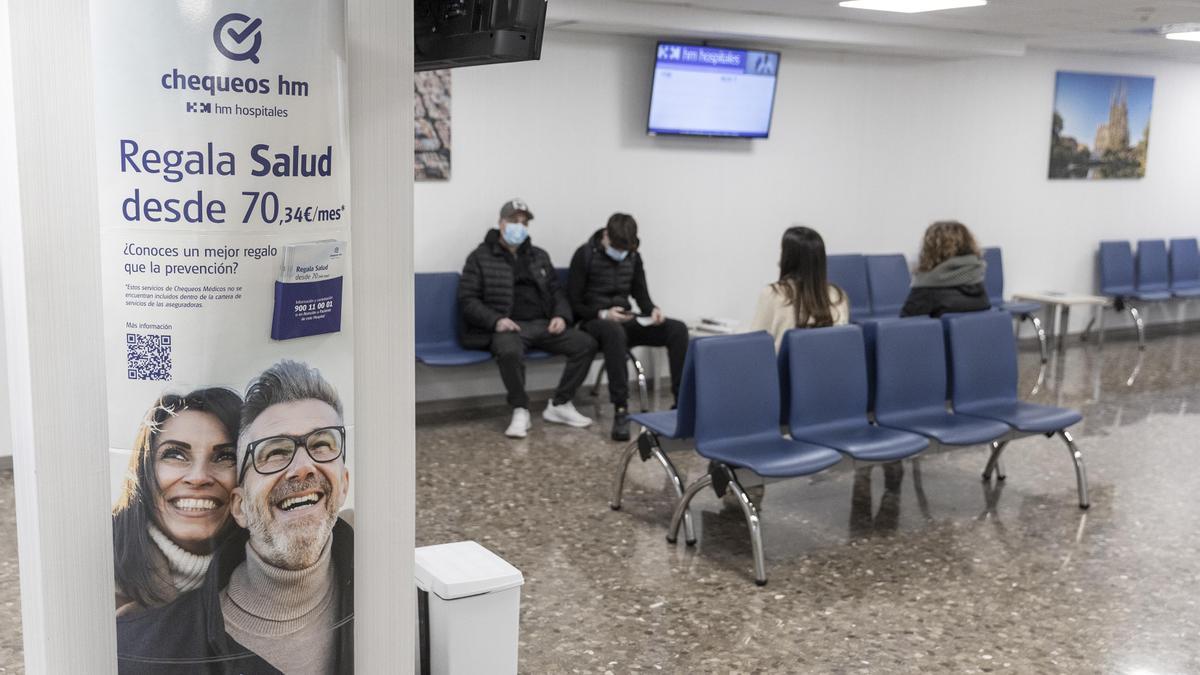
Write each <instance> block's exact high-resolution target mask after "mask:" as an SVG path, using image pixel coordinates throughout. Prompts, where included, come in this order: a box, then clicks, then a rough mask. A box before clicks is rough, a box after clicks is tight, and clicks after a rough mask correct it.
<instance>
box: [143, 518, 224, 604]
mask: <svg viewBox="0 0 1200 675" xmlns="http://www.w3.org/2000/svg"><path fill="white" fill-rule="evenodd" d="M149 530H150V539H151V540H152V541H153V542H154V544H155V545H156V546H158V550H160V551H162V554H163V555H164V556H165V557H166V559H167V569H169V570H170V572H171V585H172V586H174V587H175V590H176V591H178V592H179V594H181V595H182V594H183V593H187V592H188V591H190V590H193V589H196V588H199V587H200V584H202V583H204V575H205V573H207V572H208V564H209V563H210V562H212V554H211V553H210V554H208V555H196V554H195V553H188V552H187V551H185V550H183V549H182V548H180V547H179V545H178V544H176V543H175V542H173V541H171V538H170V537H168V536H167V535H165V534H163V533H162V531H161V530H159V529H158V528H157V527H155V526H154V525H150V527H149Z"/></svg>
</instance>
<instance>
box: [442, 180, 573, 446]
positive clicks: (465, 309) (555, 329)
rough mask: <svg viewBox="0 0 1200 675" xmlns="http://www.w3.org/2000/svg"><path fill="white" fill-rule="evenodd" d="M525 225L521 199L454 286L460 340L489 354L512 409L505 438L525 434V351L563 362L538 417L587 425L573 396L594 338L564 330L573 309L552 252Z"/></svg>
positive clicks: (504, 213)
mask: <svg viewBox="0 0 1200 675" xmlns="http://www.w3.org/2000/svg"><path fill="white" fill-rule="evenodd" d="M531 220H533V213H532V212H530V210H529V206H528V205H527V204H526V203H525V202H524V201H522V200H520V199H513V200H510V201H508V202H506V203H505V204H504V206H502V207H500V222H499V227H498V228H497V229H494V230H490V231H489V232H488V233H487V236H485V237H484V239H483V243H482V244H480V245H479V246H478V247H477V248H476V249H475V250H474V251H472V252H471V255H469V256H467V263H466V265H465V266H463V272H462V280H461V281H460V282H459V285H458V307H459V311H460V312H461V313H462V321H461V322H460V327H461V331H462V335H461V338H460V341H461V342H462V345H463V346H464V347H467V348H468V349H491V351H492V354H493V355H495V357H496V363H497V365H499V366H500V379H501V380H503V381H504V388H505V389H507V390H508V404H509V405H510V406H512V409H513V414H512V422H511V423H510V424H509V425H508V429H507V430H506V431H505V432H504V433H505V435H507V436H509V437H510V438H524V437H525V434H526V432H528V431H529V426H530V423H529V396H528V395H527V394H526V393H525V352H526V351H527V350H529V349H530V348H533V347H536V348H538V349H542V350H545V351H548V352H551V353H554V354H563V355H565V356H566V357H567V365H566V367H565V368H563V374H562V378H561V379H560V380H559V382H558V388H557V389H556V390H555V391H554V398H553V399H552V400H551V401H550V403H549V404H548V405H547V406H546V410H545V411H544V412H543V413H542V419H544V420H546V421H547V422H554V423H557V424H567V425H570V426H573V427H586V426H588V425H590V424H591V423H592V420H591V419H589V418H587V417H584V416H583V415H581V414H580V413H579V411H578V410H576V409H575V405H574V404H573V403H571V399H572V398H574V396H575V390H576V389H578V388H579V385H581V384H583V381H584V379H585V378H586V377H587V373H588V367H589V366H590V365H591V363H592V358H593V357H594V356H595V355H596V341H595V340H593V339H592V337H591V336H590V335H588V334H586V333H584V332H582V331H579V330H576V329H574V328H568V326H569V325H570V324H571V322H572V317H571V306H570V304H569V303H568V302H567V295H566V292H565V291H564V289H563V288H562V284H560V283H559V281H558V273H557V272H556V271H555V269H554V265H553V264H552V263H551V262H550V255H549V254H547V253H546V252H545V251H543V250H542V249H540V248H538V247H536V246H534V245H533V244H532V243H530V241H529V221H531Z"/></svg>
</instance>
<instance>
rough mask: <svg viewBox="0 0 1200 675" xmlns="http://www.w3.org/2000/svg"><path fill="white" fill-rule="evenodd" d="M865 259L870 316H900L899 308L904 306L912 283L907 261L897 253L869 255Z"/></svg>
mask: <svg viewBox="0 0 1200 675" xmlns="http://www.w3.org/2000/svg"><path fill="white" fill-rule="evenodd" d="M866 259H867V283H868V286H869V287H870V291H871V316H873V317H879V318H886V317H894V316H900V309H901V308H902V307H904V301H905V300H907V299H908V290H909V286H911V285H912V277H911V276H910V275H909V273H908V262H907V261H906V260H905V259H904V256H902V255H900V254H899V253H894V254H889V255H869V256H866Z"/></svg>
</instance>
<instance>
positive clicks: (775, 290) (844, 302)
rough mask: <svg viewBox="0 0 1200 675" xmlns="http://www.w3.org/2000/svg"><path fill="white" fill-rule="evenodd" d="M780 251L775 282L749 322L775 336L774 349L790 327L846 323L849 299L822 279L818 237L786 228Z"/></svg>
mask: <svg viewBox="0 0 1200 675" xmlns="http://www.w3.org/2000/svg"><path fill="white" fill-rule="evenodd" d="M780 248H781V250H780V254H779V280H778V281H776V282H775V283H773V284H770V285H768V286H767V287H766V288H764V289H763V290H762V293H760V294H759V296H758V306H757V308H756V309H755V310H754V320H753V321H752V322H751V323H750V330H752V331H756V330H765V331H767V332H768V333H770V334H771V335H773V336H775V349H776V350H778V349H779V345H780V343H781V342H782V341H783V334H784V333H786V332H788V331H789V330H791V329H793V328H820V327H823V326H836V325H840V324H844V323H846V322H848V321H849V320H850V305H849V298H848V297H847V296H846V293H845V291H843V290H842V289H840V288H838V287H837V286H836V285H834V284H831V283H829V281H828V279H827V278H826V273H825V240H823V239H821V235H820V234H818V233H817V231H816V230H813V229H811V228H807V227H802V226H799V225H797V226H794V227H789V228H788V229H787V230H786V231H784V233H783V241H782V242H780Z"/></svg>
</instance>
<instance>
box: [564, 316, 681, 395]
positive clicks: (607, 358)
mask: <svg viewBox="0 0 1200 675" xmlns="http://www.w3.org/2000/svg"><path fill="white" fill-rule="evenodd" d="M582 328H583V330H585V331H587V333H588V334H589V335H591V336H592V337H594V338H596V342H599V343H600V351H601V352H603V353H604V369H605V371H606V373H607V374H608V397H609V398H610V399H611V400H612V402H613V405H619V406H623V405H626V404H628V403H629V369H628V367H627V366H626V364H625V361H626V359H628V358H629V357H628V352H629V348H630V347H637V346H639V345H646V346H649V347H666V348H667V360H668V361H669V362H670V364H671V393H672V394H673V395H674V396H676V397H678V396H679V380H680V378H681V377H682V376H683V361H684V359H685V358H686V357H687V349H688V329H687V326H686V325H684V323H683V322H682V321H679V320H676V319H667V320H666V321H664V322H662V323H661V324H659V325H657V326H643V325H641V324H639V323H638V322H637V321H636V320H630V321H609V320H608V319H591V320H589V321H585V322H583V325H582Z"/></svg>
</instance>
